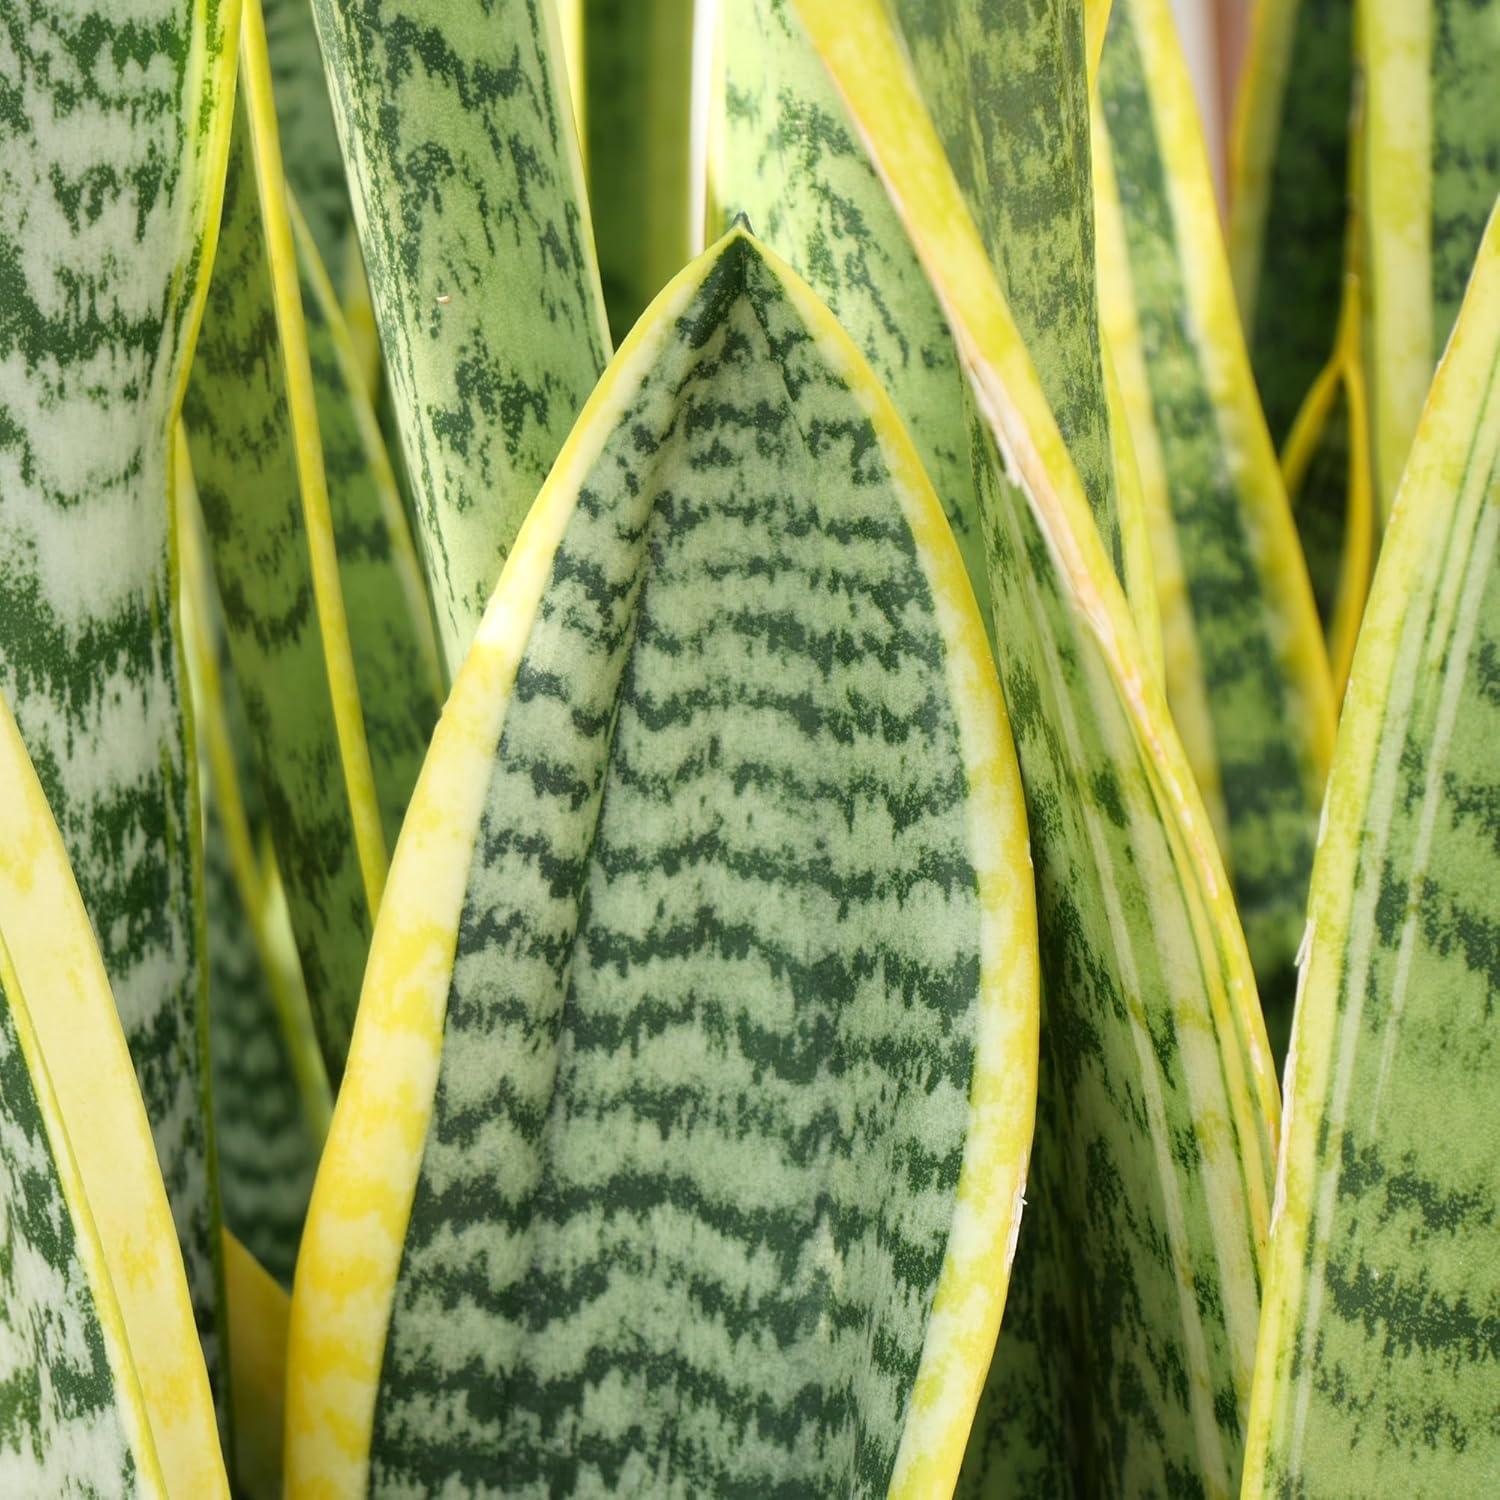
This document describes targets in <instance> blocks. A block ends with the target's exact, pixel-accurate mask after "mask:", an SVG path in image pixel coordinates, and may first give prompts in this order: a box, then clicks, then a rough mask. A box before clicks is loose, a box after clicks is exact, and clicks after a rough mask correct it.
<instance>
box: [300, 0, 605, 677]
mask: <svg viewBox="0 0 1500 1500" xmlns="http://www.w3.org/2000/svg"><path fill="white" fill-rule="evenodd" d="M313 3H314V13H315V15H316V18H317V24H318V36H319V40H320V43H321V45H322V49H323V61H324V67H325V71H326V74H327V77H328V84H329V94H330V97H331V98H332V100H333V111H334V118H335V120H336V121H337V123H338V129H339V138H340V142H341V145H342V147H343V153H344V161H345V164H346V166H347V169H348V174H349V182H350V189H351V192H352V195H353V199H354V217H355V222H356V224H357V225H358V228H359V236H360V245H361V247H362V249H363V251H364V259H365V266H366V270H367V272H368V275H369V280H370V293H371V296H372V298H373V301H374V306H375V313H376V318H377V322H378V325H379V328H380V344H381V349H382V351H383V353H384V356H385V366H386V372H387V375H388V377H389V379H390V382H391V391H392V397H393V402H394V406H395V412H396V416H397V419H398V424H399V429H400V433H401V443H402V448H403V451H404V455H405V461H406V467H407V470H408V472H409V474H410V476H411V479H412V484H413V487H414V491H415V495H416V499H417V515H418V532H419V536H418V541H419V545H420V548H421V552H422V557H423V564H424V566H425V568H426V571H427V580H428V588H429V590H430V592H431V594H432V597H433V600H434V602H435V606H436V613H437V623H438V633H439V637H440V640H441V643H442V648H443V659H444V663H445V666H446V668H447V671H448V674H449V675H450V676H451V675H452V674H453V673H454V672H456V671H457V669H458V665H459V663H460V662H461V661H462V660H463V657H464V653H465V651H466V650H467V648H468V643H469V639H470V637H471V636H472V635H473V632H474V629H475V627H476V625H477V624H478V622H479V617H480V614H481V613H482V611H483V609H484V605H485V601H486V600H487V599H488V598H489V595H490V591H491V589H492V588H493V587H494V583H495V579H496V578H497V577H498V576H499V572H500V566H501V563H502V562H503V560H504V558H505V555H506V553H507V551H508V550H509V548H510V544H511V542H512V540H513V539H514V537H515V534H516V530H517V528H518V527H519V526H520V523H521V519H522V517H523V516H524V515H525V514H526V510H527V508H528V507H529V506H530V504H531V502H532V499H533V498H534V497H535V495H536V492H537V489H538V488H539V487H540V485H541V482H542V479H543V478H544V477H545V475H546V473H547V470H548V468H549V467H550V466H551V463H552V460H553V458H554V457H555V456H556V454H557V450H558V449H559V447H561V445H562V440H563V438H564V437H565V436H566V434H567V431H568V429H569V427H570V426H571V425H572V423H573V419H574V417H575V416H576V415H577V414H578V411H579V409H580V408H581V407H582V405H583V401H584V398H585V397H586V396H587V394H588V392H589V390H590V389H591V388H592V386H593V384H594V382H595V380H597V379H598V376H599V372H600V371H601V370H602V369H603V367H604V361H605V357H606V355H607V352H608V348H609V339H608V335H607V333H606V331H605V318H604V306H603V299H602V296H601V294H600V290H599V279H598V271H597V268H596V266H595V263H594V250H593V238H592V229H591V227H590V224H589V215H588V207H587V204H586V201H585V199H584V194H583V174H582V165H581V161H580V158H579V153H578V145H577V137H576V134H575V132H574V125H573V120H572V118H571V114H570V111H569V108H568V102H567V100H568V93H567V85H566V82H565V80H564V71H563V60H562V57H561V56H560V53H561V42H560V39H559V36H558V33H557V30H556V18H555V16H554V15H553V12H552V6H551V5H550V4H549V3H544V0H520V3H515V4H507V5H504V6H501V7H498V8H497V7H495V6H492V5H489V4H485V3H482V0H446V3H444V4H442V5H438V6H434V5H432V4H431V3H430V0H386V3H383V4H381V5H379V6H371V5H366V4H364V3H362V0H313Z"/></svg>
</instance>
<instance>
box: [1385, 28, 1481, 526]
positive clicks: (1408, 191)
mask: <svg viewBox="0 0 1500 1500" xmlns="http://www.w3.org/2000/svg"><path fill="white" fill-rule="evenodd" d="M1357 39H1358V48H1359V60H1360V65H1361V73H1362V77H1363V79H1364V98H1363V109H1362V121H1363V129H1362V137H1361V141H1360V145H1359V150H1360V152H1361V155H1362V165H1361V173H1362V176H1363V180H1364V181H1363V185H1364V192H1363V194H1362V197H1361V204H1360V213H1361V220H1362V223H1361V228H1362V234H1363V242H1364V254H1363V257H1362V258H1363V262H1364V271H1365V276H1364V283H1363V293H1364V299H1365V305H1364V309H1363V311H1364V318H1365V323H1366V327H1367V329H1368V338H1367V340H1366V342H1365V348H1364V357H1365V369H1366V374H1367V381H1368V387H1369V393H1370V427H1371V442H1372V448H1373V470H1374V484H1375V492H1376V498H1377V501H1378V508H1379V513H1380V517H1381V520H1382V521H1384V520H1385V519H1386V517H1387V516H1388V514H1389V511H1390V507H1391V501H1392V498H1393V497H1394V495H1395V493H1396V485H1397V482H1398V480H1399V479H1400V477H1401V471H1402V467H1403V465H1404V464H1405V462H1406V455H1407V452H1408V451H1409V449H1410V447H1411V441H1412V434H1413V433H1414V432H1415V431H1416V426H1417V419H1418V417H1419V416H1420V415H1421V411H1422V402H1423V400H1424V398H1425V397H1426V394H1427V387H1428V383H1429V382H1430V381H1431V379H1432V370H1433V366H1434V365H1435V364H1436V363H1437V359H1438V356H1439V355H1440V354H1441V353H1442V352H1443V346H1444V345H1445V344H1446V343H1447V341H1448V334H1449V331H1450V329H1451V328H1452V327H1453V319H1454V317H1455V316H1456V314H1457V312H1458V306H1459V303H1460V301H1461V300H1462V298H1463V294H1464V287H1465V285H1466V283H1467V282H1468V279H1469V268H1470V266H1471V265H1472V264H1473V262H1474V254H1475V251H1476V250H1477V249H1478V247H1479V239H1480V235H1481V234H1482V233H1483V230H1484V225H1485V221H1486V220H1487V219H1488V218H1489V215H1490V209H1491V207H1492V206H1493V205H1494V202H1495V195H1496V193H1497V192H1500V110H1497V109H1496V108H1495V107H1494V80H1495V76H1496V73H1497V71H1500V0H1358V26H1357Z"/></svg>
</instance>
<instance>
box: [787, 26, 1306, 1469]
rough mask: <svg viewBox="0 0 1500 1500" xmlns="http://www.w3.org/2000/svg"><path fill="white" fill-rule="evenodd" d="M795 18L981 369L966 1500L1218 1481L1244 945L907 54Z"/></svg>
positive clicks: (1268, 1136) (1241, 1414)
mask: <svg viewBox="0 0 1500 1500" xmlns="http://www.w3.org/2000/svg"><path fill="white" fill-rule="evenodd" d="M798 8H799V10H800V12H801V14H802V17H803V20H804V22H805V24H806V25H807V27H808V30H809V34H810V35H811V36H812V37H813V40H814V42H815V44H816V45H817V46H818V48H819V51H820V52H821V54H822V55H823V57H824V59H825V62H826V63H827V65H828V67H829V70H830V72H831V73H832V75H833V77H834V79H835V81H836V83H837V84H838V86H839V88H840V91H841V93H842V94H843V95H844V98H845V100H846V103H847V104H848V107H849V110H850V114H851V116H852V118H854V120H855V121H856V122H857V124H858V127H859V129H860V131H861V133H862V134H863V136H864V137H865V140H866V143H867V145H868V146H869V149H870V151H871V155H872V158H873V159H874V161H875V163H876V166H877V168H878V169H879V171H880V173H881V175H882V177H883V179H884V180H885V181H886V183H887V186H888V188H889V190H890V192H891V197H892V200H893V201H894V202H895V203H897V205H898V206H899V210H900V213H901V216H902V220H903V223H904V224H905V226H906V230H907V233H908V235H909V236H910V238H911V240H912V243H913V245H914V247H915V248H916V250H917V252H918V255H919V256H920V257H921V260H922V262H923V265H924V267H925V269H926V270H927V273H928V275H929V277H930V278H931V280H932V282H933V286H934V289H935V291H936V292H937V294H938V297H939V300H940V302H941V303H942V305H943V307H944V309H945V311H946V313H947V316H948V319H949V323H950V326H951V327H952V329H953V332H954V335H955V339H956V342H957V344H958V349H959V354H960V358H961V360H962V362H963V364H964V366H965V368H966V369H967V370H969V371H970V372H971V384H972V389H973V392H974V397H975V402H976V407H977V412H978V414H979V416H981V417H982V419H983V420H982V422H980V423H978V424H977V425H976V429H975V434H974V443H975V458H976V463H975V476H976V481H977V482H978V483H979V485H980V498H981V511H982V514H983V515H984V518H985V535H986V541H987V544H988V546H989V556H990V580H991V586H992V588H993V590H994V598H995V617H996V621H997V625H998V631H997V634H998V638H999V642H1000V646H999V665H1000V669H1001V675H1002V681H1003V684H1004V687H1005V691H1006V699H1007V703H1008V705H1009V708H1010V713H1011V722H1012V724H1013V726H1014V729H1015V732H1016V739H1017V751H1018V755H1019V758H1020V762H1021V770H1022V776H1023V780H1024V781H1025V784H1026V792H1027V802H1028V814H1029V818H1030V823H1031V829H1032V844H1033V851H1034V855H1035V858H1036V860H1037V881H1038V918H1039V926H1040V931H1041V944H1042V958H1043V1004H1044V1021H1043V1044H1042V1071H1041V1077H1040V1087H1039V1097H1038V1130H1037V1138H1036V1143H1035V1147H1034V1155H1033V1164H1032V1176H1031V1186H1030V1188H1029V1189H1028V1213H1027V1216H1026V1221H1025V1224H1024V1226H1023V1231H1022V1235H1021V1243H1020V1249H1019V1258H1018V1262H1017V1267H1016V1276H1015V1285H1014V1288H1013V1291H1012V1296H1011V1301H1010V1311H1009V1312H1008V1315H1007V1325H1006V1330H1005V1334H1004V1336H1003V1337H1002V1338H1001V1340H1000V1343H999V1345H998V1347H997V1350H996V1358H995V1362H994V1364H993V1366H992V1368H991V1372H990V1378H989V1382H988V1386H987V1389H986V1392H985V1397H984V1402H983V1404H982V1406H981V1409H980V1413H979V1418H978V1420H977V1421H976V1426H975V1435H974V1438H973V1440H972V1443H971V1447H970V1453H969V1460H968V1462H967V1463H966V1466H965V1473H964V1476H963V1479H962V1481H961V1484H960V1490H961V1492H962V1493H965V1494H988V1493H1011V1492H1020V1493H1037V1494H1048V1495H1052V1494H1064V1495H1065V1494H1070V1493H1082V1494H1099V1493H1104V1494H1110V1493H1136V1492H1142V1491H1152V1490H1160V1491H1166V1490H1168V1489H1169V1488H1170V1487H1171V1485H1173V1484H1194V1485H1196V1486H1198V1487H1199V1488H1200V1489H1201V1490H1202V1491H1203V1492H1204V1493H1207V1494H1229V1493H1231V1492H1232V1491H1233V1489H1234V1488H1235V1487H1236V1485H1237V1482H1238V1466H1239V1461H1240V1453H1241V1446H1242V1442H1243V1430H1244V1420H1245V1408H1246V1404H1247V1401H1248V1394H1249V1384H1250V1373H1251V1365H1252V1361H1253V1351H1254V1342H1255V1329H1256V1322H1257V1312H1258V1297H1257V1277H1258V1261H1259V1257H1260V1255H1261V1253H1262V1251H1263V1248H1264V1243H1265V1236H1266V1231H1267V1224H1268V1219H1269V1206H1270V1204H1269V1199H1270V1193H1269V1178H1270V1164H1271V1160H1272V1157H1273V1154H1274V1132H1275V1114H1276V1100H1275V1085H1274V1081H1273V1079H1272V1076H1271V1074H1270V1071H1269V1066H1268V1064H1269V1056H1268V1049H1267V1046H1266V1042H1265V1034H1264V1030H1263V1027H1262V1025H1261V1022H1260V1018H1259V1013H1258V1007H1257V1006H1256V1005H1255V1004H1254V984H1253V980H1252V978H1251V975H1250V969H1249V964H1248V956H1247V954H1246V950H1245V947H1244V939H1243V936H1242V935H1241V933H1240V930H1239V928H1238V924H1237V922H1236V920H1235V916H1234V912H1233V909H1232V906H1231V904H1230V902H1229V899H1228V890H1227V883H1226V881H1225V877H1224V873H1223V870H1222V866H1221V865H1220V862H1219V859H1218V856H1217V852H1216V850H1215V848H1214V842H1213V838H1212V835H1211V832H1210V830H1209V826H1208V820H1207V816H1206V814H1205V813H1204V811H1203V808H1202V804H1201V802H1200V800H1199V798H1198V797H1197V794H1196V792H1195V790H1194V788H1193V785H1192V777H1191V773H1190V772H1189V770H1188V767H1187V763H1186V760H1185V757H1184V756H1183V754H1182V750H1181V747H1180V745H1179V744H1178V741H1177V737H1176V734H1175V732H1174V730H1173V728H1172V725H1171V720H1170V717H1169V716H1168V713H1167V711H1166V706H1165V703H1164V701H1163V699H1162V696H1161V693H1160V689H1159V687H1158V686H1157V685H1156V682H1155V680H1154V678H1153V676H1152V673H1151V670H1150V667H1149V664H1148V659H1147V658H1146V656H1145V655H1144V653H1143V652H1142V651H1141V647H1140V644H1139V641H1138V639H1137V637H1136V634H1135V630H1134V626H1133V623H1132V620H1131V617H1130V613H1129V611H1128V609H1127V606H1126V603H1125V600H1124V597H1123V594H1122V592H1121V590H1120V587H1119V584H1118V581H1117V578H1116V574H1115V568H1114V565H1113V558H1112V557H1111V554H1110V552H1109V551H1108V550H1107V549H1106V548H1105V546H1104V544H1103V541H1102V539H1101V537H1100V534H1099V531H1098V528H1097V527H1096V525H1095V523H1094V518H1093V514H1092V512H1091V510H1090V508H1089V504H1088V501H1087V498H1086V495H1085V491H1084V488H1083V485H1082V483H1081V481H1080V479H1079V476H1078V473H1077V471H1076V470H1075V468H1074V466H1073V463H1072V459H1071V457H1070V455H1069V451H1068V447H1067V444H1066V442H1065V440H1064V438H1063V435H1062V433H1061V432H1060V430H1059V428H1058V425H1057V422H1056V421H1055V420H1054V418H1053V415H1052V412H1051V408H1050V406H1049V404H1048V401H1047V398H1046V396H1045V394H1044V392H1043V390H1042V386H1041V381H1040V379H1039V377H1038V373H1037V371H1036V368H1035V367H1034V365H1033V364H1032V361H1031V359H1030V357H1029V355H1028V353H1027V348H1026V345H1025V344H1024V343H1023V341H1022V339H1021V336H1020V333H1019V330H1018V328H1017V323H1016V320H1015V319H1014V318H1012V316H1011V312H1010V309H1009V307H1008V305H1007V303H1006V299H1005V295H1004V293H1003V291H1002V289H1001V286H1000V284H999V282H998V281H997V278H996V276H995V275H994V273H993V271H992V270H991V265H990V257H989V254H988V252H987V249H986V247H985V244H984V242H983V239H982V237H981V235H980V234H979V232H978V230H977V229H976V228H975V226H974V224H973V222H972V221H971V219H970V217H969V215H968V213H967V210H966V204H965V201H964V197H963V194H962V191H961V188H960V185H959V182H958V181H957V180H956V179H955V176H954V174H953V173H952V171H951V170H950V169H949V166H948V163H947V159H946V152H945V150H944V148H943V146H942V144H941V140H940V137H939V134H938V132H937V130H936V129H935V128H934V126H933V124H932V122H931V120H930V119H929V118H928V116H927V113H926V108H925V106H924V104H923V101H922V98H921V94H920V91H919V89H918V86H917V83H916V80H915V79H914V78H913V77H912V75H911V71H910V67H909V64H908V62H907V60H906V58H905V56H904V53H903V48H902V45H901V40H900V38H899V37H898V36H897V35H896V34H895V32H894V30H893V28H892V26H891V24H890V20H889V17H888V15H887V14H886V12H885V9H884V7H883V6H882V5H881V4H880V3H879V0H869V3H859V4H856V5H851V4H849V3H847V0H844V3H841V4H835V3H832V0H829V3H826V4H825V3H823V0H799V4H798ZM992 128H994V129H997V130H998V129H999V128H1000V125H999V122H992ZM997 449H998V451H997ZM1179 1372H1180V1373H1179ZM1143 1408H1144V1409H1148V1410H1149V1411H1150V1413H1151V1417H1150V1420H1149V1422H1145V1421H1142V1422H1137V1421H1136V1420H1135V1414H1136V1413H1138V1412H1140V1411H1141V1410H1142V1409H1143Z"/></svg>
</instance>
